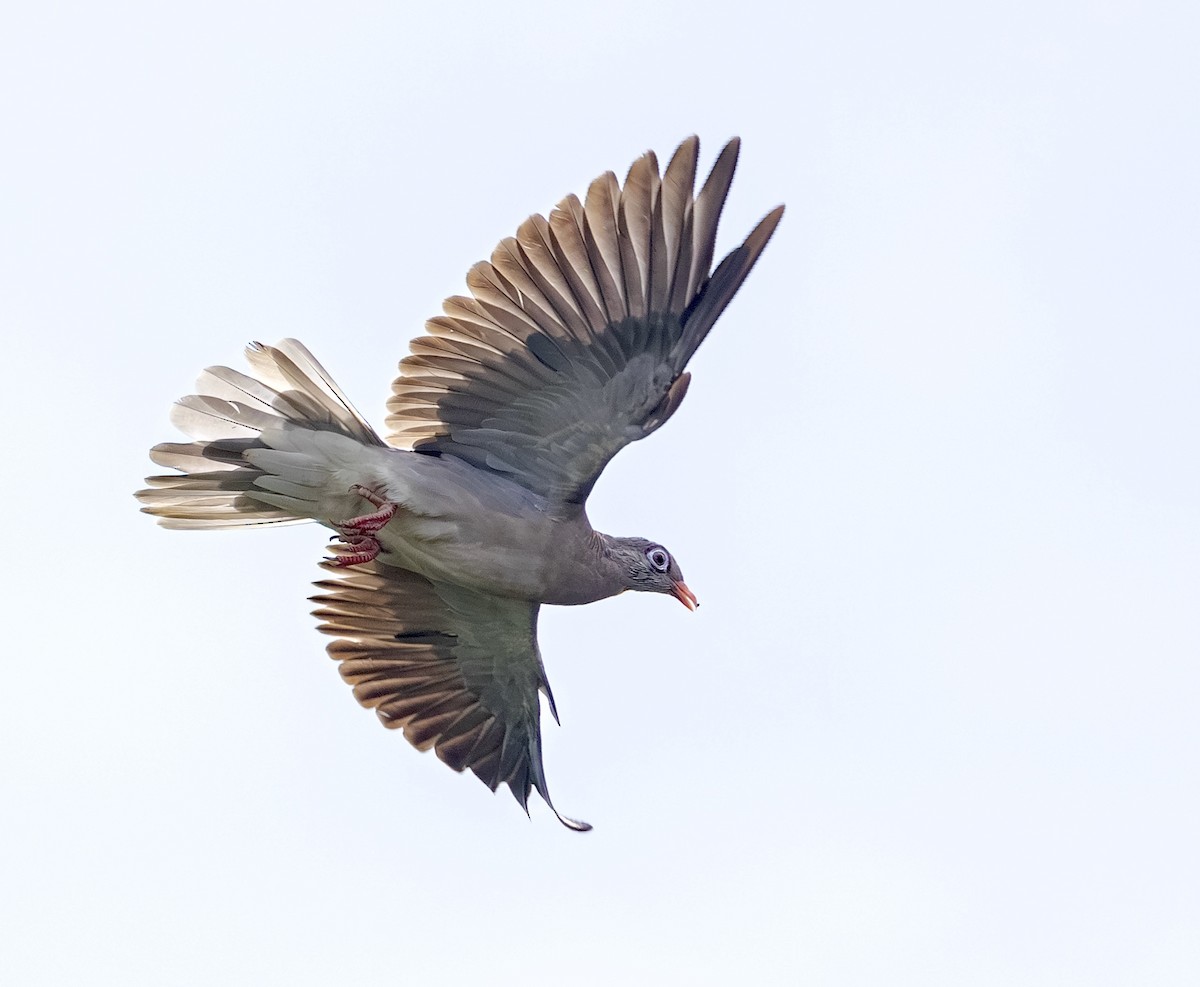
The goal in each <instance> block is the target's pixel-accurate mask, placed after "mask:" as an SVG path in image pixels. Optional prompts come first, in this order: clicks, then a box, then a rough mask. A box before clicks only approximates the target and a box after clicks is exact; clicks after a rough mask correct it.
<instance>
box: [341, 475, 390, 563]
mask: <svg viewBox="0 0 1200 987" xmlns="http://www.w3.org/2000/svg"><path fill="white" fill-rule="evenodd" d="M349 492H350V493H352V494H355V495H356V496H358V497H361V498H362V499H363V500H365V501H367V503H369V504H371V505H372V506H373V507H377V508H379V510H377V511H375V513H373V514H361V515H359V516H358V517H352V518H350V519H349V520H346V521H334V522H333V526H334V527H335V528H337V529H338V530H340V531H349V532H351V533H353V534H359V535H373V534H376V533H377V532H379V531H382V530H383V527H384V525H386V524H387V523H388V522H389V521H390V520H391V519H392V518H393V517H394V516H395V514H396V505H395V504H394V503H392V502H391V501H390V500H386V499H384V498H383V497H380V496H379V494H377V493H375V492H374V491H373V490H368V489H367V488H366V487H364V486H363V485H362V484H360V483H356V484H354V486H352V487H351V488H350V491H349ZM378 554H379V553H378V551H376V555H378Z"/></svg>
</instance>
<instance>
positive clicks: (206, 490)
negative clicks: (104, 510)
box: [136, 340, 384, 529]
mask: <svg viewBox="0 0 1200 987" xmlns="http://www.w3.org/2000/svg"><path fill="white" fill-rule="evenodd" d="M246 355H247V357H248V359H249V361H250V364H251V366H252V367H253V368H254V371H255V373H256V374H257V375H258V377H259V378H261V379H255V378H254V377H249V376H247V375H246V374H243V373H240V372H239V371H236V370H231V369H230V368H228V367H209V368H208V369H207V370H205V371H204V373H203V374H201V376H200V379H199V381H198V382H197V392H198V393H196V394H190V395H188V396H187V397H184V398H182V399H180V401H179V402H178V403H177V404H176V405H175V407H174V408H173V409H172V412H171V421H172V422H173V423H174V424H175V425H176V427H178V428H179V429H180V430H181V431H183V432H184V433H185V434H187V435H189V436H191V437H192V438H193V439H194V440H196V441H193V442H164V443H161V444H159V445H157V446H155V447H154V448H153V449H151V450H150V458H151V459H152V460H153V461H154V462H155V463H157V464H158V465H159V466H165V467H167V468H171V469H177V470H180V471H181V472H180V473H177V474H169V475H164V476H151V477H147V479H146V482H147V484H148V487H147V488H146V489H144V490H140V491H138V493H137V494H136V496H137V499H138V500H139V501H140V502H141V503H142V510H143V511H144V512H145V513H147V514H153V515H155V516H156V517H158V519H159V523H160V524H162V525H163V526H164V527H168V528H191V529H195V528H236V527H245V526H254V525H264V524H288V523H294V522H296V521H302V520H306V519H308V518H310V517H314V516H317V512H318V510H319V505H320V504H321V503H322V500H323V496H324V494H325V492H326V488H327V485H328V484H329V482H330V478H331V476H333V474H334V473H335V472H336V471H338V470H340V469H343V468H347V467H351V466H353V465H354V464H355V462H356V460H357V461H359V462H361V455H362V447H363V446H364V445H368V446H375V447H382V446H384V443H383V440H382V439H380V438H379V436H378V435H377V434H376V433H375V431H374V429H372V428H371V426H370V425H369V424H368V423H367V422H366V420H365V419H364V418H363V417H362V415H360V414H359V413H358V412H357V411H356V410H355V409H354V407H353V406H352V405H351V404H350V402H349V401H348V400H347V399H346V396H345V395H344V394H343V393H342V391H341V389H340V388H338V386H337V385H336V384H335V383H334V382H333V380H332V379H331V378H330V376H329V374H328V373H327V372H326V371H325V369H324V368H323V367H322V366H321V365H320V364H319V363H318V362H317V361H316V359H315V358H314V357H313V355H312V354H311V353H309V351H308V350H307V349H306V348H305V347H304V346H303V345H301V344H300V343H298V342H296V341H295V340H284V341H283V342H282V343H280V344H279V345H278V346H263V345H262V344H261V343H251V344H250V346H249V347H248V348H247V350H246ZM356 454H357V457H356Z"/></svg>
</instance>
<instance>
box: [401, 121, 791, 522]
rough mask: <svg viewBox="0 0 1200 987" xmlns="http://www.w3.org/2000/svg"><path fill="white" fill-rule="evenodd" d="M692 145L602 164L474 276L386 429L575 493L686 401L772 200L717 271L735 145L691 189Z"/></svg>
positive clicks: (415, 365) (406, 373) (414, 369)
mask: <svg viewBox="0 0 1200 987" xmlns="http://www.w3.org/2000/svg"><path fill="white" fill-rule="evenodd" d="M699 146H700V145H699V141H698V140H697V139H696V138H695V137H691V138H688V140H686V141H684V142H683V144H681V145H680V147H679V149H678V150H677V151H676V152H675V154H674V156H673V157H672V158H671V162H670V164H669V165H668V166H667V169H666V171H665V172H664V173H663V175H662V177H661V178H660V177H659V173H658V162H657V159H656V158H655V156H654V154H653V152H650V153H647V154H645V155H643V156H642V157H641V158H639V159H638V160H637V161H635V162H634V163H633V166H632V167H631V168H630V169H629V175H628V177H627V178H626V179H625V184H624V186H622V185H620V184H619V183H618V181H617V179H616V176H615V175H613V173H612V172H608V173H606V174H604V175H601V176H600V177H599V178H597V179H596V180H595V181H594V182H592V184H591V187H590V188H589V189H588V194H587V199H586V201H585V202H583V203H580V201H579V199H578V198H576V197H575V196H573V195H571V196H568V197H567V198H565V199H563V201H562V202H560V203H559V204H558V206H557V207H556V208H555V209H554V210H553V211H552V212H551V213H550V218H549V219H548V220H547V219H544V218H543V217H541V216H532V217H530V218H529V219H528V220H526V221H525V223H524V224H523V225H522V226H521V228H520V230H518V231H517V235H516V237H515V238H512V237H510V238H508V239H506V240H503V241H502V242H501V243H500V245H499V246H498V247H497V248H496V251H495V253H493V254H492V259H491V261H490V262H487V261H483V262H480V263H478V264H476V265H475V266H474V267H473V268H472V269H471V271H470V273H469V274H468V275H467V286H468V288H469V289H470V290H471V294H472V296H473V297H471V298H466V297H462V296H456V297H454V298H450V299H447V301H446V302H445V304H444V306H443V310H444V312H445V315H443V316H438V317H437V318H434V319H430V320H429V322H428V323H427V324H426V329H427V331H428V332H429V335H428V336H422V337H420V338H418V339H416V340H414V341H413V343H412V346H411V348H412V355H411V356H409V357H406V358H405V359H404V360H403V361H402V362H401V364H400V372H401V373H400V376H399V377H398V378H397V379H396V381H395V382H394V383H393V385H392V391H393V394H392V397H391V399H390V400H389V401H388V410H389V412H390V414H389V417H388V420H387V423H388V426H389V428H390V429H391V431H392V435H391V436H390V438H389V441H391V442H393V443H394V444H396V445H402V446H409V447H411V448H414V449H416V450H418V451H420V452H430V453H441V454H447V455H453V456H458V457H460V458H462V459H464V460H467V461H468V462H470V463H472V464H473V465H475V466H477V467H480V468H482V469H487V470H491V471H493V472H495V473H499V474H502V475H504V476H506V477H508V478H510V479H512V480H515V481H516V482H518V483H521V484H522V485H524V486H525V487H527V488H529V489H530V490H533V491H535V492H536V493H539V494H542V495H544V496H547V497H550V498H551V499H555V500H560V501H566V502H570V503H580V504H581V503H583V501H584V500H585V499H586V498H587V495H588V493H589V492H590V491H591V488H592V485H593V484H594V483H595V481H596V478H597V477H598V476H599V475H600V472H601V471H602V470H603V469H604V466H605V465H606V464H607V463H608V461H609V460H610V459H611V458H612V457H613V456H614V455H615V454H616V453H617V452H618V451H619V450H620V449H621V448H623V447H624V446H625V445H627V444H628V443H630V442H633V441H635V440H637V439H640V438H642V437H644V436H646V435H649V434H650V433H651V432H653V431H654V430H655V429H656V428H658V427H659V426H660V425H662V424H663V423H664V422H665V421H666V420H667V419H668V418H670V417H671V415H672V414H673V413H674V412H675V409H676V408H678V407H679V402H680V401H682V400H683V395H684V392H685V391H686V390H687V384H688V379H689V375H688V374H685V373H684V372H683V370H684V367H685V366H686V365H687V362H688V360H689V359H690V358H691V356H692V354H693V353H694V352H695V351H696V348H697V347H698V346H699V345H700V343H701V342H702V341H703V340H704V337H705V336H706V335H707V334H708V331H709V330H710V329H711V328H712V326H713V323H714V322H716V320H717V317H718V316H719V315H720V314H721V312H722V311H723V310H724V309H725V306H726V305H728V304H729V301H730V299H732V298H733V296H734V294H735V293H736V292H737V290H738V288H740V287H741V285H742V282H743V281H744V280H745V278H746V275H747V274H749V273H750V269H751V268H752V267H753V266H754V263H755V261H757V260H758V256H759V254H760V253H761V252H762V250H763V248H764V247H765V246H766V244H767V241H768V240H769V239H770V237H771V233H772V232H773V231H774V229H775V226H776V224H777V223H778V222H779V219H780V217H781V216H782V215H783V207H782V206H780V207H778V208H776V209H774V210H772V211H771V212H770V213H768V214H767V216H766V217H765V218H764V219H763V220H762V222H760V223H759V224H758V226H757V227H755V229H754V230H753V231H752V232H751V233H750V235H749V236H748V237H747V238H746V240H745V242H744V243H743V244H742V245H741V246H740V247H737V248H736V249H735V250H733V252H732V253H730V254H729V255H728V256H727V257H726V258H725V259H724V260H722V261H721V263H720V264H719V265H717V268H716V270H715V271H712V272H711V274H710V270H711V268H712V259H713V249H714V247H715V243H716V235H717V222H718V219H719V218H720V214H721V209H722V207H723V206H724V203H725V197H726V195H727V193H728V192H729V185H730V182H731V181H732V179H733V172H734V167H735V165H736V163H737V156H738V147H739V142H738V141H737V139H734V140H732V141H730V142H729V143H728V144H726V145H725V147H724V148H723V149H722V151H721V153H720V155H719V156H718V157H717V161H716V164H715V165H714V166H713V169H712V173H711V174H710V175H709V177H708V180H707V181H706V182H705V183H704V186H703V188H701V190H700V192H699V194H697V195H695V196H693V191H692V190H693V187H694V184H695V175H696V161H697V156H698V153H699Z"/></svg>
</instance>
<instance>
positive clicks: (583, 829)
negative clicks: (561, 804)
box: [550, 806, 592, 833]
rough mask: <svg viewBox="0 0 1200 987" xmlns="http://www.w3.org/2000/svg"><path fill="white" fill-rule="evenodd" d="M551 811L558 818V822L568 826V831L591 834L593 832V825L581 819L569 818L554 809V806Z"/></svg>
mask: <svg viewBox="0 0 1200 987" xmlns="http://www.w3.org/2000/svg"><path fill="white" fill-rule="evenodd" d="M550 811H552V812H553V813H554V814H555V815H556V816H557V817H558V821H559V822H560V823H562V824H563V825H564V826H566V827H567V829H570V830H573V831H574V832H576V833H590V832H591V831H592V824H591V823H587V822H583V821H581V820H579V819H571V818H570V817H569V816H564V815H563V814H562V813H561V812H559V811H558V810H557V809H556V808H554V806H550Z"/></svg>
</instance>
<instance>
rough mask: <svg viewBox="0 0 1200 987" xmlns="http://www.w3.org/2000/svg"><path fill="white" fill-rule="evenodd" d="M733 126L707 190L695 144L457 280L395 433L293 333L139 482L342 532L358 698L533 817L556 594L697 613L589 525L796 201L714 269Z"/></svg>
mask: <svg viewBox="0 0 1200 987" xmlns="http://www.w3.org/2000/svg"><path fill="white" fill-rule="evenodd" d="M739 148H740V141H739V140H738V139H737V138H735V139H733V140H731V141H729V143H727V144H726V145H725V146H724V147H723V148H722V149H721V151H720V153H719V154H718V155H717V158H716V161H715V163H714V165H713V167H712V170H711V173H710V174H709V176H708V178H707V179H706V180H705V182H704V184H703V185H702V186H701V188H700V190H699V191H698V192H695V191H694V189H695V183H696V182H695V180H696V167H697V161H698V156H699V140H698V139H697V138H696V137H690V138H688V139H687V140H685V141H684V142H683V143H682V144H681V145H680V146H679V148H678V149H677V150H676V151H675V153H674V155H673V156H672V157H671V160H670V162H669V163H668V164H667V167H666V169H665V170H663V171H662V173H661V176H660V173H659V165H658V160H657V158H656V156H655V155H654V153H653V152H647V153H646V154H644V155H642V156H641V157H639V158H638V159H637V160H636V161H634V163H633V165H632V166H631V167H630V169H629V172H628V175H627V176H626V178H625V181H624V184H622V183H621V182H619V181H618V179H617V177H616V176H615V175H614V174H613V173H612V172H611V171H610V172H606V173H605V174H603V175H601V176H600V177H599V178H597V179H596V180H595V181H593V182H592V183H591V185H590V186H589V188H588V190H587V194H586V196H585V198H584V200H583V201H582V202H581V201H580V200H579V198H578V197H577V196H575V195H569V196H567V197H566V198H565V199H563V200H562V201H561V202H560V203H559V204H558V205H557V206H556V207H555V208H554V209H553V210H552V211H551V212H550V215H549V217H548V218H545V217H543V216H541V215H534V216H531V217H530V218H529V219H527V220H526V221H525V222H524V223H523V224H522V225H521V226H520V228H519V229H518V230H517V234H516V236H515V237H508V238H506V239H504V240H502V241H501V242H500V244H499V245H498V246H497V247H496V250H495V252H494V253H493V254H492V256H491V259H490V260H489V261H482V262H480V263H478V264H476V265H475V266H474V267H472V268H471V270H470V272H469V273H468V274H467V287H468V289H469V290H470V295H469V296H464V295H457V296H454V297H451V298H449V299H447V300H446V302H445V303H444V305H443V314H442V315H439V316H436V317H435V318H432V319H430V320H429V321H428V322H427V323H426V326H425V330H426V335H424V336H420V337H419V338H417V339H415V340H413V342H412V343H411V344H410V349H411V354H410V355H409V356H407V357H405V358H404V359H403V360H402V361H401V362H400V367H399V369H400V375H399V376H398V377H397V378H396V380H395V381H394V383H393V385H392V395H391V398H390V399H389V400H388V403H387V408H388V412H389V414H388V417H387V419H386V426H387V429H388V435H387V438H386V439H384V438H382V437H381V436H380V434H379V433H378V432H376V430H375V429H374V428H373V427H372V426H371V425H370V424H369V423H368V422H367V421H366V420H365V419H364V418H363V417H362V415H360V414H359V413H358V412H357V411H356V410H355V409H354V407H353V405H352V404H351V403H350V401H349V400H348V399H347V397H346V396H345V394H343V393H342V391H341V389H340V388H339V387H338V385H337V384H335V383H334V381H333V380H332V378H331V377H330V375H329V374H328V373H327V372H326V371H325V370H324V368H323V367H322V366H321V365H320V363H318V362H317V360H316V359H315V358H314V357H313V355H312V354H311V353H310V352H309V351H308V350H307V349H306V348H305V347H304V346H303V344H301V343H300V342H298V341H296V340H294V339H287V340H284V341H282V342H280V343H279V344H277V345H275V346H265V345H263V344H261V343H251V344H250V346H249V347H248V348H247V351H246V358H247V360H248V362H249V365H250V371H251V372H250V373H249V374H245V373H241V372H239V371H237V370H233V369H230V368H228V367H209V368H208V369H207V370H205V371H204V372H203V374H202V375H201V377H200V380H199V382H198V384H197V389H196V393H195V394H192V395H189V396H187V397H184V398H182V399H181V400H180V401H179V402H177V404H176V405H175V406H174V408H173V409H172V414H171V421H172V423H173V424H174V425H175V426H176V427H177V428H178V429H179V430H180V431H182V432H183V433H184V434H185V435H187V436H188V437H189V438H190V439H191V440H192V441H190V442H165V443H162V444H159V445H156V446H155V447H154V448H153V449H152V450H151V452H150V458H151V459H152V460H153V461H154V463H156V464H157V465H159V466H161V467H166V468H168V469H173V470H175V471H176V472H175V473H172V474H168V475H162V476H151V477H148V478H147V480H146V483H147V484H148V486H147V488H146V489H144V490H140V491H139V492H138V493H137V494H136V496H137V498H138V500H139V501H140V502H141V504H142V505H143V506H142V510H143V511H145V512H146V513H148V514H152V515H154V516H156V517H157V518H158V520H159V523H161V524H162V525H164V526H165V527H168V528H183V529H191V530H200V529H210V528H252V527H259V526H263V525H277V524H287V523H295V522H299V521H316V522H318V523H320V524H322V525H324V526H325V527H327V528H329V529H331V530H332V531H333V532H334V535H333V536H332V541H331V545H330V547H329V557H327V558H326V559H324V560H323V561H322V562H321V566H322V568H323V569H324V574H325V576H326V578H323V579H321V580H320V581H319V582H317V583H316V587H317V589H318V590H319V593H318V594H317V595H316V596H314V597H312V598H311V599H312V601H313V602H314V603H316V604H317V609H316V610H315V611H314V616H316V617H317V618H319V620H320V625H319V630H320V631H322V632H323V633H325V634H327V635H330V636H331V637H333V638H334V640H333V642H332V643H330V644H329V646H328V651H329V654H330V656H331V657H332V658H334V659H335V660H336V661H337V662H338V663H339V669H340V671H341V674H342V677H343V678H344V679H345V680H346V682H347V683H349V684H350V686H352V688H353V691H354V696H355V698H356V699H357V700H358V701H359V703H361V704H362V705H363V706H365V707H368V708H371V709H374V710H375V712H376V714H377V715H378V717H379V719H380V720H381V721H382V722H383V724H384V725H385V726H386V727H389V728H392V729H398V730H401V731H402V732H403V734H404V736H405V737H406V738H407V740H408V741H409V742H410V743H411V744H412V745H413V746H414V747H416V748H417V749H418V750H428V749H430V748H432V749H433V750H434V751H435V752H436V754H437V756H438V757H439V758H440V759H441V760H442V761H444V762H445V763H446V764H448V765H449V766H450V767H451V768H453V769H454V770H455V771H459V772H462V771H465V770H466V769H468V768H469V769H470V770H471V771H472V772H473V773H474V774H475V775H476V776H477V777H478V778H479V779H480V780H481V781H482V782H483V783H484V784H486V785H487V786H488V787H489V788H490V789H492V791H495V790H496V789H497V788H498V787H499V786H500V785H501V784H507V785H508V787H509V789H510V790H511V791H512V794H513V795H514V796H515V797H516V800H517V802H518V803H520V805H521V807H522V808H523V809H525V811H526V813H527V814H528V812H529V797H530V794H531V792H532V791H536V792H537V793H538V795H539V796H540V797H541V798H542V799H543V800H544V801H545V803H546V804H547V805H548V806H549V807H550V809H551V810H552V811H553V812H554V814H555V816H557V818H558V819H559V820H560V821H561V822H562V823H563V824H564V825H566V826H567V827H569V828H571V829H574V830H579V831H584V830H588V829H590V828H591V827H590V825H589V824H587V823H584V822H579V821H576V820H574V819H570V818H568V817H567V816H564V815H562V814H561V813H559V812H558V810H557V809H555V808H554V803H553V802H552V801H551V798H550V791H549V788H548V786H547V784H546V775H545V771H544V768H543V764H542V742H541V703H542V697H543V696H544V697H545V701H546V705H547V707H548V709H549V711H550V713H551V715H553V716H554V718H555V720H556V721H557V720H558V713H557V711H556V709H555V705H554V697H553V694H552V693H551V691H550V683H549V681H548V680H547V678H546V671H545V668H544V666H543V664H542V657H541V653H540V651H539V649H538V643H537V621H538V612H539V610H540V608H541V607H542V606H543V605H559V606H574V605H578V604H584V603H591V602H593V601H595V600H601V599H605V598H607V597H610V596H615V595H616V594H618V593H623V592H625V591H626V590H639V591H644V592H650V593H663V594H667V595H670V596H673V597H675V599H676V600H678V601H679V602H680V603H682V604H683V605H684V606H685V607H687V608H688V609H689V610H694V609H695V608H696V605H697V600H696V596H695V594H693V592H692V591H691V590H690V589H689V588H688V586H687V584H686V583H685V582H684V578H683V572H682V571H681V569H680V567H679V563H678V562H677V561H676V559H675V557H674V556H673V555H672V554H671V553H670V552H669V551H668V550H667V549H666V548H665V547H663V546H662V545H660V544H658V543H657V542H654V541H650V540H648V539H645V538H630V537H613V536H611V535H606V534H601V533H600V532H598V531H595V530H593V528H592V526H591V524H590V523H589V522H588V516H587V511H586V504H587V498H588V494H589V493H590V492H591V489H592V486H593V485H594V484H595V482H596V480H597V478H598V477H599V476H600V473H601V472H602V471H603V469H604V467H605V466H606V465H607V464H608V462H609V460H610V459H612V458H613V456H614V455H616V453H617V452H619V451H620V450H621V449H622V448H623V447H624V446H626V445H628V444H629V443H630V442H634V441H637V440H638V439H641V438H644V437H645V436H647V435H649V434H650V433H651V432H654V431H656V430H657V429H658V428H660V427H662V425H663V424H664V423H665V422H666V421H667V420H668V419H669V418H670V417H671V416H672V415H673V414H674V413H675V412H676V410H677V409H678V408H679V405H680V402H682V400H683V398H684V395H685V394H686V393H687V389H688V383H689V381H690V379H691V376H690V374H688V373H687V372H686V370H685V368H686V366H687V363H688V360H689V359H691V356H692V354H693V353H695V352H696V348H697V347H698V346H699V345H700V344H701V342H703V340H704V337H705V336H706V335H707V334H708V332H709V330H710V329H711V328H712V327H713V324H714V323H715V322H716V320H717V318H718V317H719V316H720V315H721V313H722V311H724V309H725V307H726V306H727V305H728V304H729V302H730V300H731V299H732V298H733V296H734V294H735V293H736V292H737V291H738V289H739V288H740V287H741V285H742V282H743V281H744V280H745V279H746V276H747V275H748V274H749V273H750V270H751V268H753V267H754V264H755V262H756V261H757V260H758V258H759V255H760V254H761V253H762V251H763V249H764V248H765V247H766V245H767V242H768V240H769V239H770V237H771V234H772V233H773V232H774V230H775V227H776V226H777V224H778V223H779V220H780V218H781V217H782V215H783V206H778V207H777V208H775V209H773V210H772V211H771V212H769V213H768V214H767V215H766V216H765V217H764V218H763V219H762V221H761V222H759V224H758V225H757V226H755V228H754V229H753V230H752V231H751V232H750V234H749V236H747V237H746V239H745V241H744V242H743V243H742V244H741V245H740V246H738V247H736V248H735V249H734V250H733V251H731V252H730V253H729V254H728V255H727V256H726V257H725V258H724V259H723V260H721V261H720V263H718V264H717V265H716V266H715V268H714V267H713V252H714V248H715V244H716V234H717V224H718V220H719V219H720V215H721V211H722V208H723V206H724V203H725V199H726V196H727V194H728V192H729V188H730V184H731V182H732V180H733V174H734V169H735V166H736V164H737V159H738V152H739Z"/></svg>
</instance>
